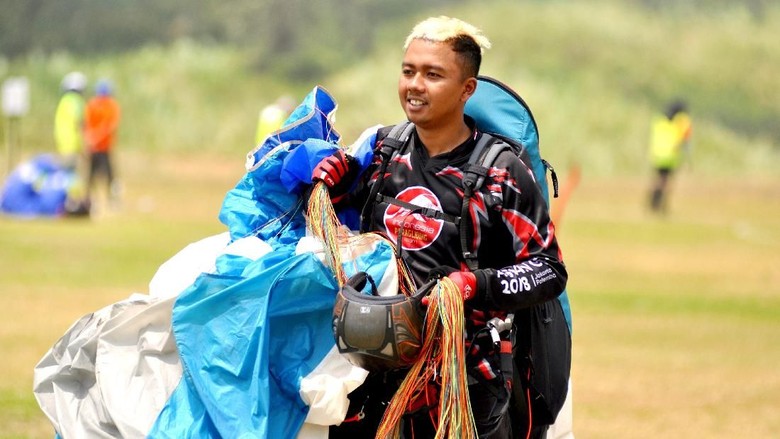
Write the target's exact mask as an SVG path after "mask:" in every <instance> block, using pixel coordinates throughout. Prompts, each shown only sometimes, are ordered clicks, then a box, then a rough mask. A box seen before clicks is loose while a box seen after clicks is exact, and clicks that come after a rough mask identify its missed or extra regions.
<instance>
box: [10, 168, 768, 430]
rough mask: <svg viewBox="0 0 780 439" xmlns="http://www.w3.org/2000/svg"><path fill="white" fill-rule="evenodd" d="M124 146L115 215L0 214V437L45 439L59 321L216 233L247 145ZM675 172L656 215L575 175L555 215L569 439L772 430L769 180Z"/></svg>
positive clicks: (136, 287)
mask: <svg viewBox="0 0 780 439" xmlns="http://www.w3.org/2000/svg"><path fill="white" fill-rule="evenodd" d="M123 158H124V159H125V160H124V161H123V162H122V169H123V170H124V172H123V175H124V182H125V187H126V194H125V200H124V204H123V209H122V211H120V212H116V213H112V214H104V215H102V216H100V217H98V218H95V219H92V220H56V221H53V220H35V221H29V220H28V221H20V220H16V219H13V218H8V217H2V218H0V244H2V245H1V246H0V248H2V251H1V252H0V255H2V260H3V263H2V264H0V322H2V323H0V346H2V347H3V351H4V352H5V354H6V355H5V360H4V361H3V362H2V363H0V377H5V378H3V379H0V425H3V426H4V428H3V429H2V432H0V438H34V439H38V438H48V437H52V435H51V426H50V425H49V424H48V422H47V420H46V419H45V418H44V416H43V415H42V413H41V412H40V411H39V410H38V408H37V404H36V402H35V400H34V397H33V394H32V391H31V387H32V370H33V367H34V365H35V363H36V362H37V361H39V360H40V359H41V357H42V356H43V355H44V354H45V352H46V350H47V349H49V348H50V347H51V346H52V344H53V343H54V342H55V341H56V340H57V338H58V337H59V336H61V335H62V334H63V333H64V332H65V330H66V329H67V328H68V327H69V326H70V325H71V324H72V323H74V322H75V321H76V320H77V319H78V318H80V317H81V316H83V315H85V314H87V313H90V312H93V311H96V310H98V309H100V308H102V307H104V306H107V305H109V304H111V303H114V302H116V301H119V300H122V299H125V298H127V297H128V296H129V295H130V294H132V293H134V292H141V293H143V292H146V291H147V285H148V282H149V280H150V279H151V277H152V276H153V275H154V272H155V271H156V269H157V267H159V265H160V264H161V263H162V262H164V261H165V260H166V259H167V258H169V257H170V256H172V255H173V254H175V253H176V252H177V251H179V250H180V249H181V248H183V247H184V246H185V245H187V244H189V243H190V242H194V241H196V240H199V239H201V238H204V237H206V236H210V235H213V234H216V233H220V232H222V231H224V226H223V225H222V224H220V223H219V222H218V220H217V212H218V210H219V208H220V206H221V201H222V198H223V197H224V194H225V192H226V191H227V190H229V189H230V188H231V187H233V185H234V184H235V182H236V181H238V179H239V178H240V177H241V176H242V175H243V169H242V164H243V156H241V155H239V156H238V157H232V158H226V157H224V156H213V155H209V156H200V155H192V156H189V157H188V160H187V161H186V162H183V161H182V160H181V157H180V156H155V157H154V164H153V165H151V166H149V165H147V163H149V162H148V159H149V157H146V156H139V155H136V154H125V155H124V156H123ZM562 177H563V178H565V174H563V173H562ZM675 183H676V184H675V185H674V186H673V191H672V203H671V208H670V213H669V214H668V215H667V216H666V217H663V218H659V217H654V216H652V215H649V214H648V212H646V211H645V209H644V201H645V193H644V189H645V187H646V186H647V182H646V181H645V179H644V178H622V177H591V176H589V175H588V174H587V173H585V174H584V175H583V178H582V182H581V183H580V185H579V186H578V187H577V188H576V189H575V191H574V192H573V195H572V198H571V201H570V203H569V205H568V206H567V209H566V213H565V216H564V218H563V220H562V222H561V223H560V224H559V235H560V240H561V245H562V246H563V251H564V258H565V260H566V263H567V266H568V269H569V272H570V282H569V287H568V290H569V294H570V298H571V302H572V307H573V312H574V363H573V369H572V376H573V380H574V398H575V399H574V401H575V412H574V413H575V418H574V426H575V432H576V434H577V437H579V438H601V437H622V438H648V437H678V436H687V437H707V438H721V437H722V438H731V437H741V436H742V435H743V434H744V432H745V430H744V429H745V428H748V430H747V431H749V432H751V434H752V435H756V436H764V437H769V436H772V434H773V433H774V431H775V430H776V429H777V428H778V427H780V425H778V421H777V420H776V417H774V416H773V415H772V414H773V413H774V411H773V410H772V409H771V408H772V407H774V408H776V407H777V405H778V403H780V400H778V398H777V395H778V394H780V378H778V376H777V374H776V373H775V368H776V364H777V363H778V361H780V351H778V350H777V349H776V347H775V344H776V343H775V342H776V340H777V338H778V337H780V275H779V274H778V272H777V270H776V263H777V255H778V254H780V222H779V221H778V220H777V219H776V218H780V206H779V205H777V203H775V202H773V201H774V200H776V199H777V197H778V196H780V181H779V180H778V179H755V180H754V179H745V178H740V179H713V178H708V177H705V176H702V175H700V174H693V173H685V172H683V173H681V175H680V176H679V178H678V179H677V181H676V182H675ZM193 194H195V195H193ZM712 194H718V196H717V197H716V196H712ZM637 426H641V428H637ZM746 426H747V427H746Z"/></svg>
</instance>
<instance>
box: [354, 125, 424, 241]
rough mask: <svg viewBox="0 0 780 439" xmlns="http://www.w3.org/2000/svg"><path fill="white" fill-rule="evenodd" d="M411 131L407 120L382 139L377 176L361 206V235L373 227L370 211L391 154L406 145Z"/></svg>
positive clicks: (383, 178)
mask: <svg viewBox="0 0 780 439" xmlns="http://www.w3.org/2000/svg"><path fill="white" fill-rule="evenodd" d="M413 131H414V124H413V123H411V122H409V121H408V120H407V121H404V122H401V123H399V124H398V125H396V126H394V127H393V128H391V129H390V132H389V133H388V134H387V137H385V138H384V139H382V143H381V144H380V146H379V148H378V150H377V152H376V153H377V155H379V157H380V159H381V160H382V162H381V163H380V165H379V172H378V174H377V177H376V181H375V182H374V185H373V186H372V187H371V192H369V194H368V198H367V199H366V203H365V204H364V205H363V209H361V211H360V217H361V221H360V232H361V233H366V232H367V231H369V230H371V229H372V228H373V226H374V225H375V224H374V218H373V217H374V216H373V215H372V214H371V213H372V212H371V210H372V209H373V207H374V205H373V203H374V200H375V199H376V196H377V194H379V190H380V189H381V188H382V185H383V184H384V181H385V172H386V171H387V166H388V165H389V164H390V159H391V158H392V157H393V154H395V152H396V151H398V150H399V149H402V148H404V147H405V146H406V143H407V141H408V140H409V137H411V135H412V132H413Z"/></svg>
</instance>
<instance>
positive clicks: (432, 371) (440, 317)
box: [376, 278, 477, 439]
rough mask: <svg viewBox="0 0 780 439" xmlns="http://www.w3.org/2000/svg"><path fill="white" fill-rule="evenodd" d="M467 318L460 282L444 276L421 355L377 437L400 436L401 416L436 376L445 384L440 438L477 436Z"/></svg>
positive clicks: (430, 305) (427, 323)
mask: <svg viewBox="0 0 780 439" xmlns="http://www.w3.org/2000/svg"><path fill="white" fill-rule="evenodd" d="M464 319H465V318H464V312H463V299H462V297H461V294H460V292H459V291H458V288H457V286H456V285H455V284H454V283H453V282H452V281H451V280H450V279H449V278H443V279H442V280H440V281H439V282H438V283H437V285H436V286H435V287H434V289H433V291H432V292H431V295H430V300H429V303H428V310H427V313H426V316H425V334H424V340H423V346H422V348H421V352H420V356H419V358H418V359H417V361H416V362H415V363H414V364H413V365H412V367H411V368H410V369H409V372H408V373H407V375H406V378H405V379H404V381H403V382H402V383H401V386H400V387H399V389H398V391H397V392H396V393H395V395H394V396H393V399H392V400H391V401H390V404H389V405H388V407H387V409H386V410H385V414H384V416H383V418H382V421H381V423H380V424H379V429H378V430H377V433H376V438H377V439H387V438H393V439H398V438H400V436H401V428H400V425H401V422H400V421H401V417H402V416H403V415H404V412H406V410H407V407H409V406H410V403H411V402H412V401H414V400H415V399H416V398H417V397H420V396H421V395H423V393H424V392H425V389H426V386H427V385H428V384H429V383H430V382H431V381H433V380H439V381H440V385H441V392H440V396H439V410H438V413H439V418H438V423H437V430H436V436H435V438H436V439H439V438H448V439H462V438H466V439H476V438H477V432H476V425H475V422H474V417H473V415H472V411H471V403H470V401H469V393H468V381H467V377H466V362H465V356H466V353H465V345H464V339H463V338H464V329H465V326H464V325H465V322H464Z"/></svg>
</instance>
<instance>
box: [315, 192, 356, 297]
mask: <svg viewBox="0 0 780 439" xmlns="http://www.w3.org/2000/svg"><path fill="white" fill-rule="evenodd" d="M306 224H307V226H308V228H309V230H310V231H311V233H312V235H314V236H315V237H316V238H318V239H319V240H320V242H322V248H323V250H324V251H325V258H326V261H327V263H328V266H330V268H331V269H332V270H333V273H334V274H335V276H336V281H337V282H338V284H339V287H343V286H344V284H345V283H347V275H346V273H345V272H344V268H343V267H342V265H341V251H340V250H339V243H340V242H346V238H347V237H346V235H345V236H340V233H341V230H342V227H341V222H340V221H339V219H338V217H337V216H336V211H335V209H334V208H333V203H331V201H330V195H329V194H328V187H327V186H325V183H323V182H321V181H320V182H317V183H315V184H314V186H313V187H312V190H311V196H310V197H309V206H308V210H307V220H306Z"/></svg>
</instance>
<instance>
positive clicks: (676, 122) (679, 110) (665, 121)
mask: <svg viewBox="0 0 780 439" xmlns="http://www.w3.org/2000/svg"><path fill="white" fill-rule="evenodd" d="M691 130H692V124H691V118H690V116H689V114H688V108H687V104H686V103H685V102H684V101H682V100H675V101H672V102H671V103H670V104H669V105H668V106H667V108H666V110H665V111H664V112H663V113H662V114H658V115H656V116H655V117H654V118H653V123H652V127H651V133H650V161H651V163H652V165H653V168H654V169H655V181H654V183H653V186H652V191H651V195H650V208H651V209H652V211H653V212H665V211H666V202H667V198H668V191H669V180H670V178H671V176H672V174H673V173H674V171H675V170H676V169H677V168H678V167H679V166H680V164H681V163H682V162H683V159H684V157H683V155H684V154H688V153H689V152H690V139H691Z"/></svg>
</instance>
